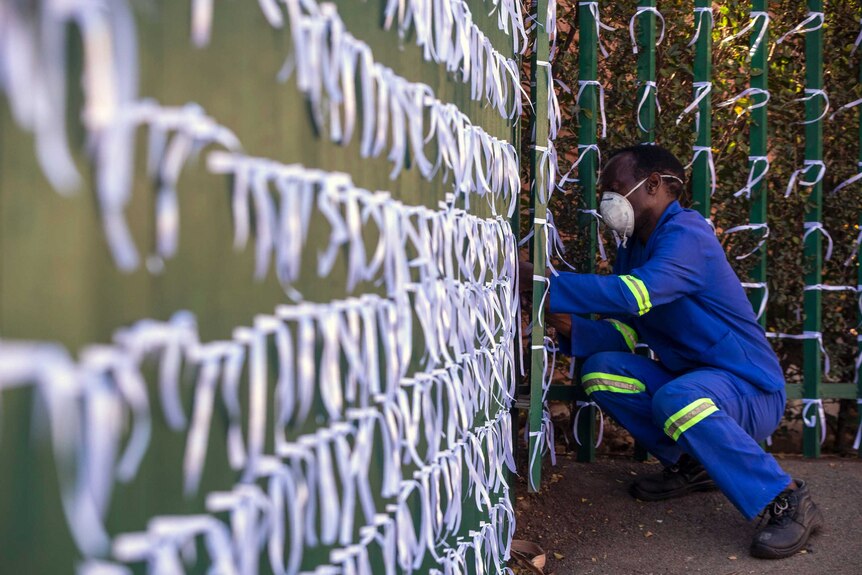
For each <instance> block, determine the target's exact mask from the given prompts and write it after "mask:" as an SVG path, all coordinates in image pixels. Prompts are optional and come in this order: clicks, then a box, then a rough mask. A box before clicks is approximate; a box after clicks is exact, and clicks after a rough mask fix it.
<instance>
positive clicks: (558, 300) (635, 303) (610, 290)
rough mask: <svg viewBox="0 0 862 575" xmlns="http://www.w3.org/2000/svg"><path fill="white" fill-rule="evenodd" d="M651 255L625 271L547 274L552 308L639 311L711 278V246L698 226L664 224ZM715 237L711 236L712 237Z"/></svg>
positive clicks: (628, 313) (562, 310) (691, 290)
mask: <svg viewBox="0 0 862 575" xmlns="http://www.w3.org/2000/svg"><path fill="white" fill-rule="evenodd" d="M661 234H662V235H661V237H659V238H656V240H657V241H656V246H655V248H654V249H653V253H652V254H651V256H650V259H649V260H647V261H646V262H645V263H644V264H643V265H641V266H640V267H637V268H635V269H633V270H631V271H629V272H628V273H626V274H624V275H595V274H576V273H561V274H560V275H558V276H554V277H552V278H551V288H550V289H551V291H550V295H549V297H548V299H549V300H550V306H551V310H552V311H554V312H559V313H577V314H586V313H598V314H602V315H609V316H614V317H620V316H622V317H624V316H641V315H644V314H645V313H648V312H649V311H650V309H652V308H653V307H654V306H657V305H662V304H666V303H670V302H672V301H674V300H676V299H678V298H680V297H683V296H686V295H690V294H694V293H697V292H699V291H700V290H702V289H703V288H704V287H705V286H706V285H708V283H709V281H710V271H709V262H710V259H709V257H710V255H709V254H710V251H711V250H709V249H706V248H707V246H705V245H702V244H703V243H704V242H706V241H707V240H706V239H705V238H704V237H703V233H702V232H700V231H687V230H685V229H683V228H682V226H681V225H675V226H668V229H666V230H663V231H662V232H661ZM712 239H713V241H714V238H712Z"/></svg>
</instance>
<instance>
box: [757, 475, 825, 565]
mask: <svg viewBox="0 0 862 575" xmlns="http://www.w3.org/2000/svg"><path fill="white" fill-rule="evenodd" d="M796 485H798V486H799V487H797V488H796V489H794V490H790V489H785V490H784V491H782V492H781V493H780V494H779V495H778V497H776V498H775V499H774V500H773V501H772V503H770V504H769V505H767V506H766V509H764V510H763V512H764V513H769V515H770V517H769V521H768V522H767V523H766V527H764V528H763V529H762V530H761V531H760V532H759V533H758V534H757V535H755V536H754V541H752V542H751V554H752V555H753V556H754V557H761V558H763V559H783V558H785V557H790V556H791V555H793V554H794V553H796V552H797V551H799V550H800V549H802V548H803V547H804V546H805V543H806V542H808V537H809V536H810V535H811V534H812V533H813V532H815V531H817V530H818V529H819V528H820V527H822V526H823V514H822V513H820V509H818V508H817V506H816V505H815V504H814V501H812V500H811V494H810V493H809V492H808V485H806V484H805V482H804V481H801V480H799V479H797V480H796Z"/></svg>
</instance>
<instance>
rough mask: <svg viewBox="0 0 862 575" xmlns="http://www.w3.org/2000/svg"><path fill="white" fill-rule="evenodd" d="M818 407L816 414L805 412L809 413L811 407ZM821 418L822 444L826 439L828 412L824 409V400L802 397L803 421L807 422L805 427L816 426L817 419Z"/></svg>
mask: <svg viewBox="0 0 862 575" xmlns="http://www.w3.org/2000/svg"><path fill="white" fill-rule="evenodd" d="M815 406H816V407H817V411H816V413H815V414H814V415H808V416H806V415H805V414H806V413H808V411H809V409H811V408H812V407H815ZM818 418H819V419H820V445H823V442H824V441H826V413H825V411H824V410H823V400H822V399H819V398H818V399H809V398H807V397H806V398H803V399H802V421H803V422H804V423H805V427H810V428H816V427H817V420H818Z"/></svg>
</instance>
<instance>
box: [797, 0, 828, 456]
mask: <svg viewBox="0 0 862 575" xmlns="http://www.w3.org/2000/svg"><path fill="white" fill-rule="evenodd" d="M808 10H809V13H810V12H822V11H823V0H808ZM805 88H806V90H809V92H808V93H809V94H811V92H810V90H821V89H822V88H823V30H822V29H817V30H811V31H810V32H808V33H807V34H805ZM823 105H824V103H823V99H822V98H819V97H812V98H809V99H807V100H806V101H805V121H806V122H810V123H808V124H805V160H806V161H807V162H809V163H810V162H821V161H823V124H822V122H821V121H817V118H818V117H820V115H821V113H822V106H823ZM817 169H818V168H817V166H815V165H810V164H809V169H808V170H807V172H806V179H808V180H809V181H812V180H811V178H812V177H813V176H810V174H816V170H817ZM810 189H811V195H810V196H809V197H808V201H807V206H808V208H807V210H806V213H805V221H806V222H820V221H822V217H823V183H822V182H817V183H816V184H814V185H813V186H811V188H810ZM822 243H823V242H822V236H821V234H819V233H811V234H808V237H807V238H806V241H805V248H804V264H805V285H817V284H820V283H821V276H822V267H823V255H822ZM820 295H821V291H820V290H806V291H805V293H804V295H803V304H804V311H805V320H804V322H803V329H804V330H805V331H806V332H808V333H820V332H821V326H822V316H821V307H820V306H821V297H820ZM802 345H803V378H804V379H803V382H804V383H803V391H804V393H803V397H805V398H807V399H819V398H820V383H821V378H822V375H821V364H822V361H823V358H822V357H821V354H820V345H821V344H820V342H818V341H817V340H814V339H806V340H804V341H803V344H802ZM814 419H815V421H816V422H817V423H816V424H815V426H814V427H808V426H805V427H804V428H803V432H802V444H803V454H804V455H805V457H817V456H819V455H820V425H821V422H820V418H818V417H815V418H814Z"/></svg>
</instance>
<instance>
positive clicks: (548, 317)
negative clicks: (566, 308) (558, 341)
mask: <svg viewBox="0 0 862 575" xmlns="http://www.w3.org/2000/svg"><path fill="white" fill-rule="evenodd" d="M545 322H546V323H547V324H548V325H549V326H551V327H552V328H554V329H555V330H557V334H559V335H562V336H564V337H567V338H568V339H572V316H570V315H569V314H567V313H550V312H548V311H546V312H545Z"/></svg>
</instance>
